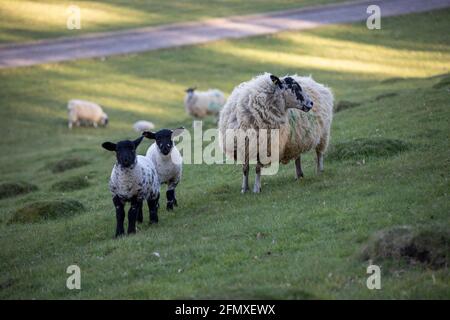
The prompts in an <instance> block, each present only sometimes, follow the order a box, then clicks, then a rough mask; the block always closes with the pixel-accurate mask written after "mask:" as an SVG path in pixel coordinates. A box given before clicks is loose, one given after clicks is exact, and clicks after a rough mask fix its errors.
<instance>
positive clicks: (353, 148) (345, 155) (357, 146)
mask: <svg viewBox="0 0 450 320" xmlns="http://www.w3.org/2000/svg"><path fill="white" fill-rule="evenodd" d="M408 149H409V144H408V143H406V142H404V141H402V140H397V139H387V138H374V139H369V138H359V139H354V140H351V141H344V142H339V143H336V144H334V145H333V146H331V148H330V152H329V153H328V156H327V158H328V159H332V160H348V159H361V158H370V157H387V156H392V155H395V154H397V153H399V152H402V151H406V150H408Z"/></svg>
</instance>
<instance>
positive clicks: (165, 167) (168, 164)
mask: <svg viewBox="0 0 450 320" xmlns="http://www.w3.org/2000/svg"><path fill="white" fill-rule="evenodd" d="M145 156H146V157H147V159H149V160H151V161H152V163H153V165H154V166H155V169H156V172H157V173H158V177H159V181H160V183H161V184H163V183H167V184H168V186H169V189H173V188H175V187H176V185H177V184H178V183H179V182H180V180H181V173H182V165H183V164H182V162H183V159H182V157H181V154H180V152H179V151H178V149H177V148H176V147H175V146H173V148H172V150H171V151H170V153H169V154H168V155H166V156H165V155H163V154H162V153H161V152H160V151H159V149H158V146H157V145H156V143H153V144H152V145H151V146H150V147H149V148H148V150H147V153H146V155H145Z"/></svg>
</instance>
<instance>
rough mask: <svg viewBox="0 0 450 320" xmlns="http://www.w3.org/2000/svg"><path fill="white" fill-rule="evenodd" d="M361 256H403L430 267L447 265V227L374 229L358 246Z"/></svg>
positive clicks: (449, 251) (449, 250) (377, 258)
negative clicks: (442, 228)
mask: <svg viewBox="0 0 450 320" xmlns="http://www.w3.org/2000/svg"><path fill="white" fill-rule="evenodd" d="M362 258H363V259H364V260H369V259H371V260H373V261H377V262H381V261H382V260H385V259H393V260H405V261H406V262H408V263H410V264H417V263H421V264H425V265H428V266H430V267H432V268H442V267H448V265H449V258H450V230H440V229H439V230H431V229H427V230H416V229H414V228H413V227H411V226H395V227H391V228H387V229H384V230H381V231H378V232H376V233H375V234H374V235H372V236H371V237H370V239H369V241H368V243H367V244H366V245H365V246H364V248H363V249H362Z"/></svg>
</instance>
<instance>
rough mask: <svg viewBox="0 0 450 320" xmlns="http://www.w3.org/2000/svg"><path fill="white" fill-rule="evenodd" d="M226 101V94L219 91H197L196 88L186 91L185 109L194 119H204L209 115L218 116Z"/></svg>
mask: <svg viewBox="0 0 450 320" xmlns="http://www.w3.org/2000/svg"><path fill="white" fill-rule="evenodd" d="M225 101H226V99H225V95H224V93H223V92H222V91H220V90H218V89H209V90H208V91H195V88H189V89H187V90H186V97H185V98H184V107H185V109H186V112H187V113H188V114H189V115H190V116H192V117H194V118H204V117H205V116H207V115H215V116H218V115H219V113H220V109H222V107H223V105H224V104H225Z"/></svg>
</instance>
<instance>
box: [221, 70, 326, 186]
mask: <svg viewBox="0 0 450 320" xmlns="http://www.w3.org/2000/svg"><path fill="white" fill-rule="evenodd" d="M333 100H334V98H333V94H332V92H331V91H330V89H328V88H327V87H325V86H323V85H321V84H319V83H317V82H315V81H314V80H313V79H312V78H311V77H299V76H297V75H293V76H286V77H284V78H281V79H279V78H278V77H276V76H274V75H270V74H268V73H265V74H263V75H260V76H257V77H255V78H253V79H252V80H250V81H248V82H244V83H241V84H240V85H239V86H237V87H236V88H235V89H234V90H233V92H232V93H231V95H230V97H229V98H228V101H227V103H226V104H225V106H224V108H223V110H222V112H221V114H220V120H219V131H220V134H221V141H220V143H221V145H222V149H223V151H224V153H225V154H226V155H227V156H228V157H230V158H234V159H236V157H237V152H239V151H238V150H236V144H235V142H234V141H230V139H228V140H227V139H226V132H227V130H228V129H232V130H236V129H241V130H244V131H247V130H249V129H253V130H255V131H256V132H258V130H259V129H268V130H270V129H279V146H278V147H279V157H280V159H279V160H280V162H281V163H284V164H286V163H288V162H289V161H290V160H294V159H295V167H296V176H297V178H300V177H302V176H303V171H302V168H301V160H300V155H301V154H302V153H304V152H307V151H309V150H311V149H315V151H316V154H317V171H318V172H320V171H322V170H323V155H324V153H325V151H326V149H327V146H328V141H329V137H330V130H331V122H332V118H333ZM269 137H270V136H269ZM269 143H270V141H268V145H269ZM269 150H270V149H269ZM241 152H247V153H248V151H244V150H242V151H241ZM246 157H249V156H248V155H241V157H240V159H245V161H244V166H243V182H242V192H246V191H247V190H248V189H249V187H248V173H249V163H248V159H246ZM257 159H258V162H257V165H256V178H255V185H254V188H253V191H254V192H260V191H261V180H260V179H261V178H260V173H261V167H262V164H261V163H260V162H259V158H257Z"/></svg>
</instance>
